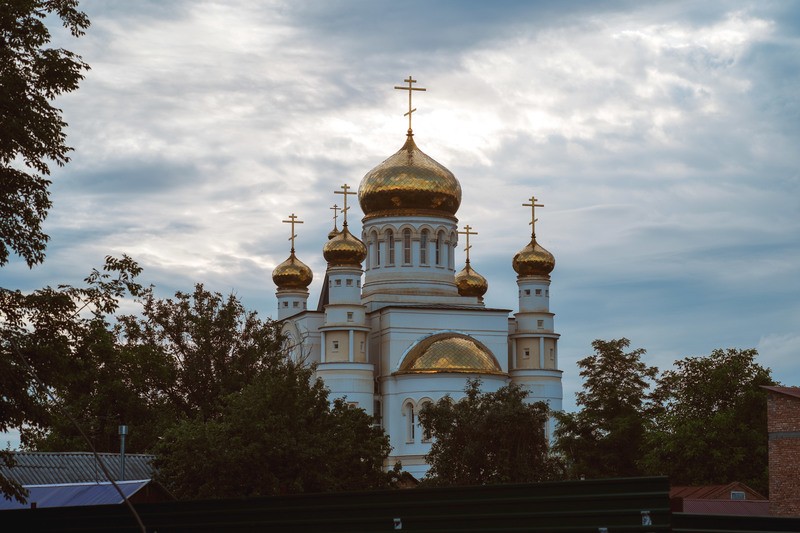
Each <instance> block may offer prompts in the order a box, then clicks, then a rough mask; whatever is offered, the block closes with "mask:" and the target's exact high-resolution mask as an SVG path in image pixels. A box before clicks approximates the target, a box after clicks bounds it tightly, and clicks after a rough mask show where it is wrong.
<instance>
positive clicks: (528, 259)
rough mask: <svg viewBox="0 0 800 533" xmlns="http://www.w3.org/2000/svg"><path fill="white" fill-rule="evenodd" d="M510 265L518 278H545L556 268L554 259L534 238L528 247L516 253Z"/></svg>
mask: <svg viewBox="0 0 800 533" xmlns="http://www.w3.org/2000/svg"><path fill="white" fill-rule="evenodd" d="M511 264H512V266H513V267H514V270H515V271H516V272H517V274H518V275H519V276H520V277H525V276H547V275H549V274H550V272H552V271H553V269H554V268H555V267H556V258H555V257H553V254H551V253H550V252H548V251H547V250H545V249H544V248H542V247H541V246H539V243H537V242H536V238H535V237H534V238H533V239H531V242H530V243H529V244H528V246H526V247H525V248H523V249H522V250H520V251H519V252H517V255H515V256H514V260H513V262H512V263H511Z"/></svg>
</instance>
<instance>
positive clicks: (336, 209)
mask: <svg viewBox="0 0 800 533" xmlns="http://www.w3.org/2000/svg"><path fill="white" fill-rule="evenodd" d="M331 209H333V229H336V221H337V220H338V218H339V206H338V205H336V204H333V207H331Z"/></svg>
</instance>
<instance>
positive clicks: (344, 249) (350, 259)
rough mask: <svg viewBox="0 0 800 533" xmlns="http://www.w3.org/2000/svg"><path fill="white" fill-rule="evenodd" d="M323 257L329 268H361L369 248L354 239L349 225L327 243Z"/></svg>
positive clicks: (323, 250) (323, 249) (323, 248)
mask: <svg viewBox="0 0 800 533" xmlns="http://www.w3.org/2000/svg"><path fill="white" fill-rule="evenodd" d="M322 255H323V256H324V257H325V260H326V261H327V262H328V265H329V266H358V267H360V266H361V262H362V261H364V259H365V258H366V257H367V247H366V246H364V243H363V242H361V240H360V239H358V238H357V237H354V236H353V234H352V233H350V230H349V229H347V225H346V224H345V226H344V227H343V228H342V231H340V232H339V233H337V234H336V235H335V236H334V237H333V238H331V239H330V240H329V241H328V242H326V243H325V246H323V247H322Z"/></svg>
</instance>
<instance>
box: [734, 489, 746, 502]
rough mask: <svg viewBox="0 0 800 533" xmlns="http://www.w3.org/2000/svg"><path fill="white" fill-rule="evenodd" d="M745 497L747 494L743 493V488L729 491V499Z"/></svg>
mask: <svg viewBox="0 0 800 533" xmlns="http://www.w3.org/2000/svg"><path fill="white" fill-rule="evenodd" d="M746 499H747V494H745V493H744V491H743V490H732V491H731V500H746Z"/></svg>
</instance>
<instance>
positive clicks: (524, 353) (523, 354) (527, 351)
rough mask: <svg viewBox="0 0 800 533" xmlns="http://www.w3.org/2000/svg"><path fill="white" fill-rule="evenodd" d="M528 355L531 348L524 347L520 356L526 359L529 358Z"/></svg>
mask: <svg viewBox="0 0 800 533" xmlns="http://www.w3.org/2000/svg"><path fill="white" fill-rule="evenodd" d="M530 356H531V349H530V348H525V349H524V350H523V351H522V358H523V359H528V358H530Z"/></svg>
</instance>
